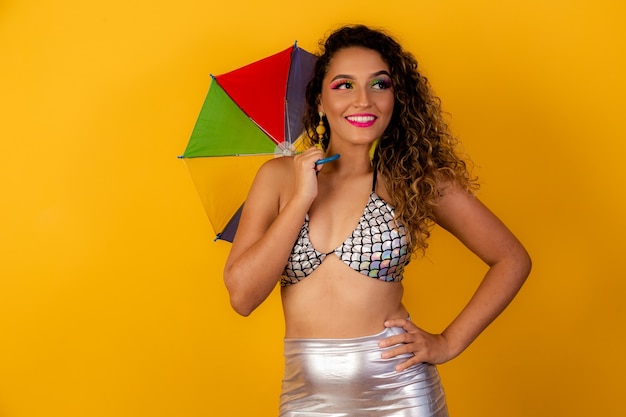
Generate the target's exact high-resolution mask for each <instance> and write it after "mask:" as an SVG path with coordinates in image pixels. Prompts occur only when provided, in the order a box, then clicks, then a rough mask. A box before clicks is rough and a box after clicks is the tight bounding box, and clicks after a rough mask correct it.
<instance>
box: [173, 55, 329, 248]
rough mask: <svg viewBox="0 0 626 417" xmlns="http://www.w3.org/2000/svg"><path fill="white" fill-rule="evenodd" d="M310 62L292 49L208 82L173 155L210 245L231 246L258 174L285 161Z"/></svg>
mask: <svg viewBox="0 0 626 417" xmlns="http://www.w3.org/2000/svg"><path fill="white" fill-rule="evenodd" d="M316 59H317V58H316V57H315V55H313V54H311V53H309V52H307V51H305V50H304V49H301V48H299V47H298V45H297V43H294V45H292V46H290V47H289V48H287V49H285V50H283V51H281V52H278V53H276V54H274V55H271V56H268V57H266V58H263V59H261V60H259V61H256V62H253V63H251V64H248V65H246V66H244V67H241V68H238V69H236V70H233V71H231V72H228V73H225V74H222V75H218V76H213V75H211V78H212V80H211V85H210V87H209V91H208V93H207V96H206V99H205V101H204V104H203V106H202V108H201V110H200V114H199V116H198V119H197V121H196V124H195V127H194V129H193V131H192V134H191V137H190V139H189V142H188V144H187V147H186V149H185V152H184V153H183V155H182V156H181V158H184V160H185V161H186V165H187V168H188V169H189V173H190V176H191V178H192V181H193V183H194V186H195V188H196V190H197V191H198V194H199V196H200V200H201V201H202V204H203V206H204V208H205V210H206V213H207V216H208V218H209V221H210V222H211V225H212V227H213V230H215V231H216V232H217V237H216V240H217V239H222V240H226V241H229V242H232V239H233V237H234V234H235V230H236V228H237V224H238V222H239V216H240V215H241V209H242V207H243V201H244V200H245V197H246V195H247V193H248V190H249V188H250V185H251V183H252V180H253V178H254V175H255V173H256V171H257V170H258V169H259V167H260V166H261V165H262V164H263V163H264V162H265V161H267V160H268V159H270V158H273V157H275V156H276V155H290V154H292V153H293V152H294V151H295V150H296V148H297V146H298V145H297V143H298V138H299V137H300V136H301V134H302V131H303V125H302V115H303V112H304V108H305V99H304V92H305V88H306V84H307V83H308V81H309V79H310V78H311V76H312V74H313V66H314V65H315V61H316Z"/></svg>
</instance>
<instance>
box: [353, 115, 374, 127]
mask: <svg viewBox="0 0 626 417" xmlns="http://www.w3.org/2000/svg"><path fill="white" fill-rule="evenodd" d="M376 119H378V117H376V116H374V115H373V114H353V115H351V116H347V117H346V120H347V121H348V123H350V124H351V125H353V126H356V127H370V126H372V125H373V124H374V123H376Z"/></svg>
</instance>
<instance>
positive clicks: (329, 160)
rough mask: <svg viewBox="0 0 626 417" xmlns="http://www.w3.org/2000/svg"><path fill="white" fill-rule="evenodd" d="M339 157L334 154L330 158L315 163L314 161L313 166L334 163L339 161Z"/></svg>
mask: <svg viewBox="0 0 626 417" xmlns="http://www.w3.org/2000/svg"><path fill="white" fill-rule="evenodd" d="M339 156H340V155H339V154H338V153H336V154H334V155H332V156H329V157H328V158H322V159H318V160H317V161H315V165H322V164H325V163H326V162H331V161H334V160H336V159H339Z"/></svg>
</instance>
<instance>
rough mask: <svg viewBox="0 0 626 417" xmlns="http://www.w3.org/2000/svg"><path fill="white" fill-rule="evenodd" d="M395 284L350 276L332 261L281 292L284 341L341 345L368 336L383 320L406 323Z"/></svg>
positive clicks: (339, 263) (333, 258)
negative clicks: (322, 341)
mask: <svg viewBox="0 0 626 417" xmlns="http://www.w3.org/2000/svg"><path fill="white" fill-rule="evenodd" d="M403 292H404V289H403V286H402V283H400V282H384V281H381V280H378V279H375V278H370V277H368V276H365V275H363V274H361V273H359V272H356V271H354V270H353V269H351V268H349V267H348V266H347V265H346V264H344V263H343V262H342V261H341V260H340V259H339V258H337V257H336V256H334V255H329V256H328V257H327V258H326V259H325V260H324V262H323V263H322V265H320V266H319V268H317V269H316V270H315V271H314V272H313V273H312V274H311V275H309V276H307V277H306V278H305V279H303V280H302V281H300V282H298V283H296V284H293V285H289V286H287V287H284V288H282V302H283V311H284V314H285V337H287V338H290V339H344V338H354V337H361V336H369V335H372V334H376V333H379V332H381V331H382V330H383V329H384V327H385V326H384V322H385V320H389V319H397V318H406V317H407V316H408V312H407V310H406V308H405V307H404V306H403V305H402V295H403Z"/></svg>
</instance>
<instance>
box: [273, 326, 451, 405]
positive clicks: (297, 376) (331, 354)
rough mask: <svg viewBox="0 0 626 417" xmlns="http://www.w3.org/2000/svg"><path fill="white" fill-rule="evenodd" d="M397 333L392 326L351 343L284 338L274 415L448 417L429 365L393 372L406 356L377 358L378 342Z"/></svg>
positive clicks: (441, 393)
mask: <svg viewBox="0 0 626 417" xmlns="http://www.w3.org/2000/svg"><path fill="white" fill-rule="evenodd" d="M403 331H404V329H401V328H398V327H392V328H387V329H385V330H383V331H382V332H381V333H379V334H376V335H372V336H365V337H359V338H354V339H285V352H284V355H285V374H284V378H283V382H282V392H281V396H280V414H279V416H280V417H304V416H306V417H312V416H315V417H330V416H333V417H348V416H350V417H448V408H447V405H446V398H445V394H444V391H443V388H442V386H441V382H440V378H439V373H438V372H437V368H436V367H435V366H434V365H431V364H427V363H420V364H417V365H413V366H411V367H409V368H408V369H406V370H404V371H401V372H396V371H395V366H396V365H397V364H399V363H402V362H404V361H406V360H407V359H408V358H410V357H411V354H403V355H400V356H397V357H395V358H391V359H382V358H381V353H382V352H383V349H381V348H379V347H378V341H379V340H381V339H384V338H387V337H390V336H392V335H395V334H399V333H401V332H403ZM391 348H393V347H390V348H387V349H391Z"/></svg>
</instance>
